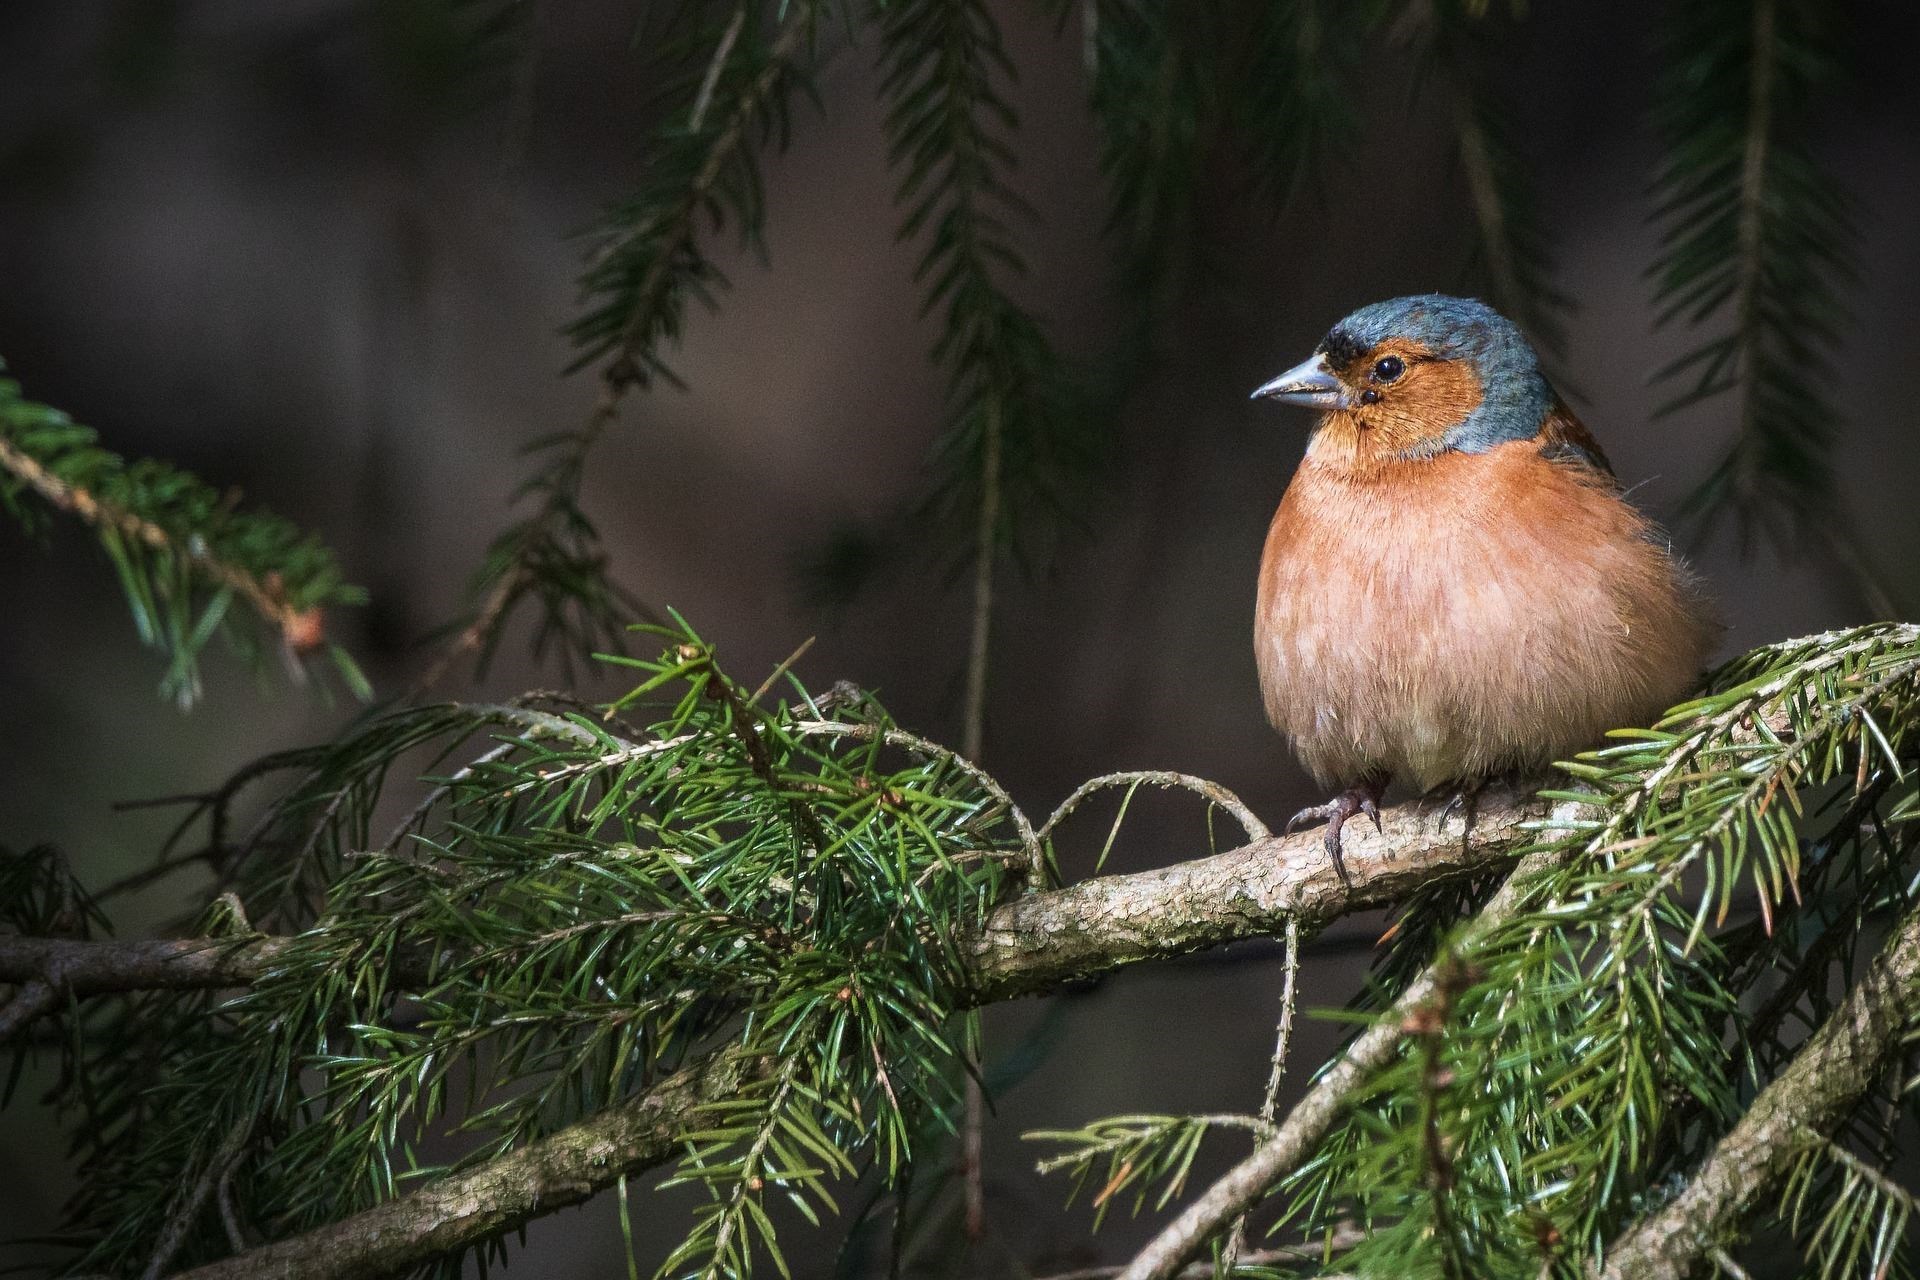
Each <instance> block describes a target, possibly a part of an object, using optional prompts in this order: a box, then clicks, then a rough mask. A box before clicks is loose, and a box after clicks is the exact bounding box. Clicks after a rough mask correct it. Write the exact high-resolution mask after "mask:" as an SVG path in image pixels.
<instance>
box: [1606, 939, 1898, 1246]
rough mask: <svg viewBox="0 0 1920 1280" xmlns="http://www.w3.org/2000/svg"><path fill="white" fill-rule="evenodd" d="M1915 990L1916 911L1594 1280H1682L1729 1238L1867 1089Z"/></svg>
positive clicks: (1882, 1067)
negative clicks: (1808, 1135) (1808, 1134)
mask: <svg viewBox="0 0 1920 1280" xmlns="http://www.w3.org/2000/svg"><path fill="white" fill-rule="evenodd" d="M1916 991H1920V912H1916V913H1914V914H1913V915H1910V916H1908V917H1907V919H1906V921H1905V923H1903V924H1902V925H1901V927H1900V931H1899V932H1898V933H1897V934H1895V935H1894V938H1893V940H1892V942H1891V943H1889V944H1888V946H1887V948H1886V950H1885V951H1883V952H1881V954H1880V956H1879V957H1878V958H1877V959H1876V960H1875V961H1874V962H1873V964H1872V966H1871V967H1870V968H1869V969H1868V970H1867V972H1866V975H1865V976H1864V977H1863V978H1862V979H1861V980H1860V982H1859V984H1858V985H1857V986H1855V987H1854V988H1853V990H1852V991H1851V992H1850V993H1849V994H1848V996H1847V998H1846V999H1845V1000H1844V1001H1842V1002H1841V1004H1840V1007H1839V1008H1837V1009H1835V1010H1834V1011H1833V1016H1832V1017H1830V1018H1828V1019H1827V1021H1826V1023H1825V1024H1824V1025H1823V1026H1821V1028H1820V1029H1819V1030H1818V1031H1816V1032H1814V1033H1813V1035H1811V1036H1809V1037H1808V1038H1807V1041H1806V1043H1805V1044H1804V1045H1802V1046H1801V1048H1800V1051H1799V1052H1798V1053H1797V1054H1795V1055H1794V1059H1793V1061H1792V1062H1790V1063H1788V1064H1787V1067H1786V1069H1785V1070H1783V1071H1782V1072H1781V1073H1780V1074H1779V1075H1778V1076H1777V1077H1775V1078H1774V1081H1773V1083H1771V1084H1769V1085H1768V1086H1767V1087H1766V1088H1765V1089H1762V1090H1761V1091H1760V1095H1759V1096H1758V1097H1757V1098H1755V1099H1754V1100H1753V1105H1752V1106H1751V1107H1749V1108H1748V1109H1747V1113H1746V1115H1744V1116H1743V1117H1741V1120H1740V1123H1738V1124H1736V1125H1735V1126H1734V1127H1733V1130H1732V1131H1731V1132H1730V1133H1728V1134H1727V1136H1726V1137H1724V1138H1722V1139H1721V1140H1720V1143H1719V1145H1718V1146H1716V1147H1715V1148H1714V1149H1713V1152H1712V1154H1711V1155H1709V1156H1708V1157H1707V1160H1706V1163H1705V1164H1703V1165H1701V1167H1700V1170H1699V1172H1698V1173H1696V1174H1694V1175H1693V1177H1691V1178H1690V1179H1688V1181H1687V1186H1686V1190H1684V1191H1682V1192H1681V1193H1680V1194H1679V1195H1677V1196H1675V1197H1674V1198H1673V1199H1672V1200H1670V1201H1668V1202H1667V1203H1666V1205H1665V1206H1664V1207H1662V1208H1661V1209H1660V1210H1659V1211H1658V1212H1657V1213H1654V1214H1652V1215H1651V1216H1649V1217H1647V1218H1644V1219H1642V1220H1641V1221H1640V1222H1639V1223H1638V1224H1636V1225H1635V1226H1633V1227H1632V1228H1630V1229H1629V1230H1628V1231H1627V1232H1626V1233H1625V1234H1624V1235H1622V1236H1621V1237H1620V1238H1619V1239H1618V1240H1616V1241H1615V1242H1614V1244H1613V1246H1612V1247H1611V1248H1609V1249H1608V1250H1607V1259H1606V1264H1605V1266H1604V1267H1603V1268H1601V1269H1600V1271H1599V1272H1598V1275H1599V1276H1600V1280H1629V1278H1631V1280H1684V1277H1686V1276H1688V1275H1690V1274H1692V1272H1693V1270H1694V1268H1695V1267H1696V1265H1697V1264H1698V1263H1699V1262H1700V1261H1701V1260H1702V1259H1704V1258H1705V1257H1707V1255H1708V1254H1709V1253H1711V1252H1713V1251H1714V1250H1715V1249H1717V1248H1719V1247H1721V1246H1722V1245H1725V1244H1727V1243H1729V1242H1730V1241H1731V1239H1732V1238H1733V1237H1734V1236H1735V1234H1736V1233H1737V1231H1738V1228H1739V1224H1740V1221H1741V1219H1742V1218H1743V1217H1745V1215H1746V1214H1747V1213H1748V1211H1749V1210H1751V1209H1752V1208H1753V1207H1754V1205H1755V1203H1756V1202H1757V1201H1759V1200H1760V1199H1761V1198H1762V1197H1763V1196H1766V1195H1769V1194H1771V1193H1772V1191H1773V1189H1774V1188H1775V1187H1776V1186H1778V1185H1779V1183H1780V1180H1781V1179H1782V1178H1784V1177H1785V1176H1786V1175H1787V1173H1788V1171H1789V1170H1790V1169H1791V1168H1792V1166H1793V1163H1794V1161H1795V1160H1796V1159H1797V1158H1798V1157H1799V1156H1800V1154H1801V1153H1802V1151H1803V1150H1804V1147H1805V1143H1804V1142H1803V1140H1802V1138H1801V1136H1800V1135H1802V1134H1803V1133H1804V1132H1805V1131H1806V1130H1809V1129H1811V1130H1813V1131H1815V1132H1819V1133H1825V1132H1827V1131H1829V1130H1830V1129H1832V1127H1833V1126H1834V1125H1835V1124H1836V1123H1838V1122H1839V1120H1840V1119H1841V1117H1842V1116H1844V1115H1845V1114H1846V1112H1847V1111H1848V1110H1849V1109H1850V1108H1851V1107H1852V1106H1853V1105H1854V1104H1855V1103H1857V1102H1858V1101H1859V1100H1860V1098H1861V1097H1862V1096H1863V1095H1864V1094H1865V1093H1866V1092H1867V1090H1868V1089H1870V1088H1871V1087H1872V1086H1873V1082H1874V1081H1875V1080H1876V1079H1878V1078H1879V1076H1880V1074H1881V1072H1882V1071H1884V1070H1885V1069H1886V1066H1887V1063H1888V1060H1889V1059H1890V1058H1891V1056H1892V1055H1893V1053H1894V1051H1895V1049H1896V1048H1898V1047H1899V1045H1900V1041H1901V1035H1902V1033H1903V1032H1904V1031H1905V1030H1906V1028H1907V1026H1908V1025H1909V1024H1910V1022H1911V1021H1912V1016H1913V1013H1912V1011H1913V1007H1914V997H1915V993H1916Z"/></svg>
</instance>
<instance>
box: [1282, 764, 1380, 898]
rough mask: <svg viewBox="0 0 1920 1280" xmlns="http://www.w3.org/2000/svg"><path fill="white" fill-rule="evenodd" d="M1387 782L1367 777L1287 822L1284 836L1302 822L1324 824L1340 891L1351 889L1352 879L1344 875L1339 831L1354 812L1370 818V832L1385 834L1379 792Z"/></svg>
mask: <svg viewBox="0 0 1920 1280" xmlns="http://www.w3.org/2000/svg"><path fill="white" fill-rule="evenodd" d="M1386 785H1387V784H1386V780H1385V779H1376V778H1370V779H1368V780H1366V781H1364V782H1361V783H1359V784H1358V785H1356V786H1352V787H1348V788H1347V789H1346V790H1345V791H1342V792H1341V793H1340V794H1339V795H1337V796H1335V797H1334V798H1333V799H1331V800H1329V801H1327V802H1326V803H1325V804H1315V805H1309V806H1307V807H1306V808H1304V809H1302V810H1300V812H1298V813H1296V814H1294V815H1293V816H1292V817H1291V818H1288V819H1287V825H1286V828H1285V831H1286V834H1288V835H1292V834H1293V832H1294V830H1295V829H1296V828H1297V827H1299V826H1301V825H1302V824H1304V823H1307V822H1312V821H1322V822H1325V823H1326V824H1327V835H1326V839H1325V840H1324V841H1323V843H1324V844H1325V845H1326V849H1327V858H1328V860H1329V861H1331V862H1332V863H1333V873H1334V874H1335V875H1337V876H1339V877H1340V884H1341V887H1342V888H1346V889H1351V888H1353V877H1352V876H1351V875H1349V874H1348V873H1347V860H1346V858H1345V856H1344V854H1345V850H1344V848H1343V847H1342V845H1341V840H1340V832H1341V828H1343V827H1345V826H1346V824H1347V819H1348V818H1351V817H1352V816H1353V815H1354V814H1356V813H1361V814H1365V815H1366V816H1367V817H1369V818H1371V819H1373V829H1374V830H1375V831H1378V832H1381V833H1382V834H1385V832H1386V827H1385V826H1384V825H1383V824H1382V823H1381V821H1380V793H1381V792H1382V791H1384V790H1386Z"/></svg>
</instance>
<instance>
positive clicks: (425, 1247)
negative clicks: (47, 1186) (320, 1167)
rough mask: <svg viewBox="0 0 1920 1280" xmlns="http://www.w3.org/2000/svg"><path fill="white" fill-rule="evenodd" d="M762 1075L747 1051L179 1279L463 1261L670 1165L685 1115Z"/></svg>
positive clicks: (298, 1277)
mask: <svg viewBox="0 0 1920 1280" xmlns="http://www.w3.org/2000/svg"><path fill="white" fill-rule="evenodd" d="M754 1068H755V1063H754V1060H753V1059H752V1058H750V1057H749V1056H747V1055H746V1054H744V1053H741V1052H740V1051H739V1050H737V1049H729V1050H725V1051H722V1052H720V1053H717V1054H715V1055H713V1056H712V1057H710V1058H708V1059H706V1060H705V1061H703V1062H700V1063H698V1064H696V1065H694V1066H691V1067H688V1068H687V1069H686V1070H684V1071H681V1072H679V1073H677V1074H675V1075H671V1076H668V1077H667V1078H666V1079H665V1080H662V1081H660V1082H659V1083H657V1084H655V1085H654V1086H653V1087H652V1088H651V1089H649V1090H647V1091H646V1092H645V1093H643V1094H641V1095H639V1096H638V1097H636V1098H632V1099H630V1100H628V1101H626V1102H623V1103H620V1104H619V1105H618V1106H615V1107H611V1108H609V1109H608V1110H606V1111H603V1112H601V1113H600V1114H598V1115H596V1116H594V1117H593V1118H592V1119H589V1120H583V1121H581V1122H580V1123H578V1124H575V1125H570V1126H568V1127H567V1128H565V1129H561V1130H559V1131H558V1132H556V1133H552V1134H549V1135H547V1136H546V1137H544V1138H541V1139H540V1140H539V1141H537V1142H533V1143H530V1144H528V1145H527V1146H525V1147H522V1148H520V1149H519V1150H518V1151H514V1152H511V1153H509V1154H507V1155H504V1156H501V1157H499V1158H498V1159H495V1160H489V1161H488V1162H487V1163H485V1164H483V1165H480V1166H478V1167H476V1168H473V1169H469V1170H466V1171H465V1172H461V1173H454V1174H449V1175H447V1176H446V1177H444V1178H440V1179H438V1180H436V1181H435V1182H433V1183H431V1184H429V1185H427V1186H424V1187H422V1188H420V1189H419V1190H418V1191H414V1192H411V1193H409V1194H407V1195H404V1196H400V1197H399V1198H397V1199H394V1200H389V1201H387V1202H386V1203H385V1204H380V1205H376V1206H374V1207H373V1208H371V1209H368V1210H366V1211H365V1212H363V1213H357V1214H354V1215H353V1216H352V1217H350V1218H343V1219H342V1220H340V1221H339V1222H334V1223H329V1224H328V1225H326V1226H324V1227H318V1228H316V1229H314V1230H312V1231H307V1232H303V1233H302V1234H300V1235H297V1236H292V1237H289V1238H287V1239H285V1240H277V1241H275V1242H274V1243H272V1244H267V1245H262V1246H261V1247H259V1248H257V1249H253V1250H249V1251H248V1252H246V1253H242V1254H238V1255H236V1256H234V1257H231V1258H226V1259H223V1260H222V1261H219V1262H215V1263H211V1264H209V1265H207V1266H204V1267H196V1268H194V1269H193V1270H191V1271H183V1272H178V1273H176V1280H251V1278H252V1277H254V1276H269V1275H270V1276H280V1277H282V1280H346V1278H347V1277H364V1276H377V1275H389V1274H392V1273H394V1272H399V1271H405V1270H407V1269H408V1268H410V1267H416V1266H419V1265H421V1264H422V1263H426V1262H430V1261H433V1260H434V1259H436V1258H440V1257H444V1256H449V1255H453V1254H457V1253H458V1252H459V1251H460V1250H462V1249H464V1248H466V1247H468V1246H471V1245H474V1244H477V1243H479V1242H480V1241H483V1240H486V1239H488V1238H490V1237H492V1236H495V1235H498V1234H499V1233H500V1232H502V1231H510V1230H512V1229H513V1228H515V1227H518V1226H520V1225H522V1224H524V1223H526V1222H528V1221H531V1220H532V1219H534V1218H537V1217H541V1216H543V1215H545V1214H549V1213H552V1212H553V1211H554V1210H556V1209H564V1208H566V1207H567V1206H568V1205H574V1204H579V1203H581V1202H582V1201H584V1200H587V1199H589V1198H591V1197H592V1196H593V1194H594V1193H595V1192H597V1191H600V1190H602V1189H603V1188H606V1187H610V1186H612V1185H613V1184H614V1183H616V1182H618V1181H619V1180H620V1179H621V1178H623V1177H625V1176H627V1175H629V1174H632V1173H635V1172H638V1171H640V1170H643V1169H646V1168H649V1167H651V1166H653V1165H656V1164H659V1163H661V1162H662V1161H664V1160H666V1159H667V1158H668V1157H669V1156H671V1155H672V1154H673V1153H674V1151H675V1150H677V1149H678V1147H679V1144H680V1135H681V1130H682V1127H683V1124H684V1122H685V1120H686V1117H687V1115H688V1113H689V1112H691V1111H692V1110H694V1109H695V1108H696V1107H699V1106H702V1105H704V1104H707V1103H711V1102H717V1101H720V1100H722V1099H725V1098H729V1097H732V1096H733V1095H734V1094H736V1093H738V1092H739V1090H740V1087H741V1086H742V1084H744V1083H745V1082H746V1081H747V1079H748V1078H749V1076H750V1075H751V1073H752V1071H753V1070H754Z"/></svg>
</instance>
